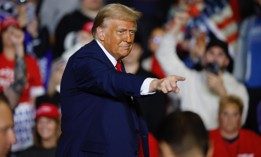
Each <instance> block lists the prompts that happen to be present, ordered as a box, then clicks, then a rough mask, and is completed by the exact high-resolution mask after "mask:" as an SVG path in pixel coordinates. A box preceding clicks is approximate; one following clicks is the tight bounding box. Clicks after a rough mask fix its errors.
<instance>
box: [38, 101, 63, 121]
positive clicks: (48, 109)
mask: <svg viewBox="0 0 261 157" xmlns="http://www.w3.org/2000/svg"><path fill="white" fill-rule="evenodd" d="M39 117H48V118H60V111H59V109H58V108H57V107H56V106H55V105H53V104H50V103H43V104H41V105H40V106H39V107H38V108H37V110H36V113H35V119H38V118H39Z"/></svg>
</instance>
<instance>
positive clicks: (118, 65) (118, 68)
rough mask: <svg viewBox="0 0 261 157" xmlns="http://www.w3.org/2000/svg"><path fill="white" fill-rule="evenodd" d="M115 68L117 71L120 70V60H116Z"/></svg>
mask: <svg viewBox="0 0 261 157" xmlns="http://www.w3.org/2000/svg"><path fill="white" fill-rule="evenodd" d="M115 68H116V70H117V71H120V72H122V66H121V61H120V60H118V61H117V64H116V66H115Z"/></svg>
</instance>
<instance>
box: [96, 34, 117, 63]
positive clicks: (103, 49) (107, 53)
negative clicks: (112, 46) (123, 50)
mask: <svg viewBox="0 0 261 157" xmlns="http://www.w3.org/2000/svg"><path fill="white" fill-rule="evenodd" d="M95 41H96V42H97V43H98V45H99V46H100V47H101V49H102V51H103V52H104V53H105V55H106V56H107V57H108V59H109V60H110V61H111V63H112V64H113V66H116V64H117V60H116V59H115V58H114V57H113V56H112V55H111V54H110V53H109V52H108V51H107V50H106V49H105V48H104V46H103V45H102V44H101V43H100V41H99V40H97V39H95Z"/></svg>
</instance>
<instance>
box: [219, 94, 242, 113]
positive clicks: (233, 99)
mask: <svg viewBox="0 0 261 157" xmlns="http://www.w3.org/2000/svg"><path fill="white" fill-rule="evenodd" d="M228 104H234V105H236V106H237V107H238V109H239V112H240V114H241V115H242V113H243V108H244V105H243V101H242V100H241V99H240V97H238V96H235V95H228V96H225V97H222V98H221V99H220V101H219V113H220V112H221V110H222V109H223V108H224V107H225V106H226V105H228Z"/></svg>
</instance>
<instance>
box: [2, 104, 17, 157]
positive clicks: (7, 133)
mask: <svg viewBox="0 0 261 157" xmlns="http://www.w3.org/2000/svg"><path fill="white" fill-rule="evenodd" d="M13 125H14V123H13V116H12V113H11V111H10V109H9V108H8V107H7V106H6V105H5V104H3V102H0V157H5V156H6V155H7V153H8V152H9V150H10V148H11V144H14V143H15V135H14V130H13Z"/></svg>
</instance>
